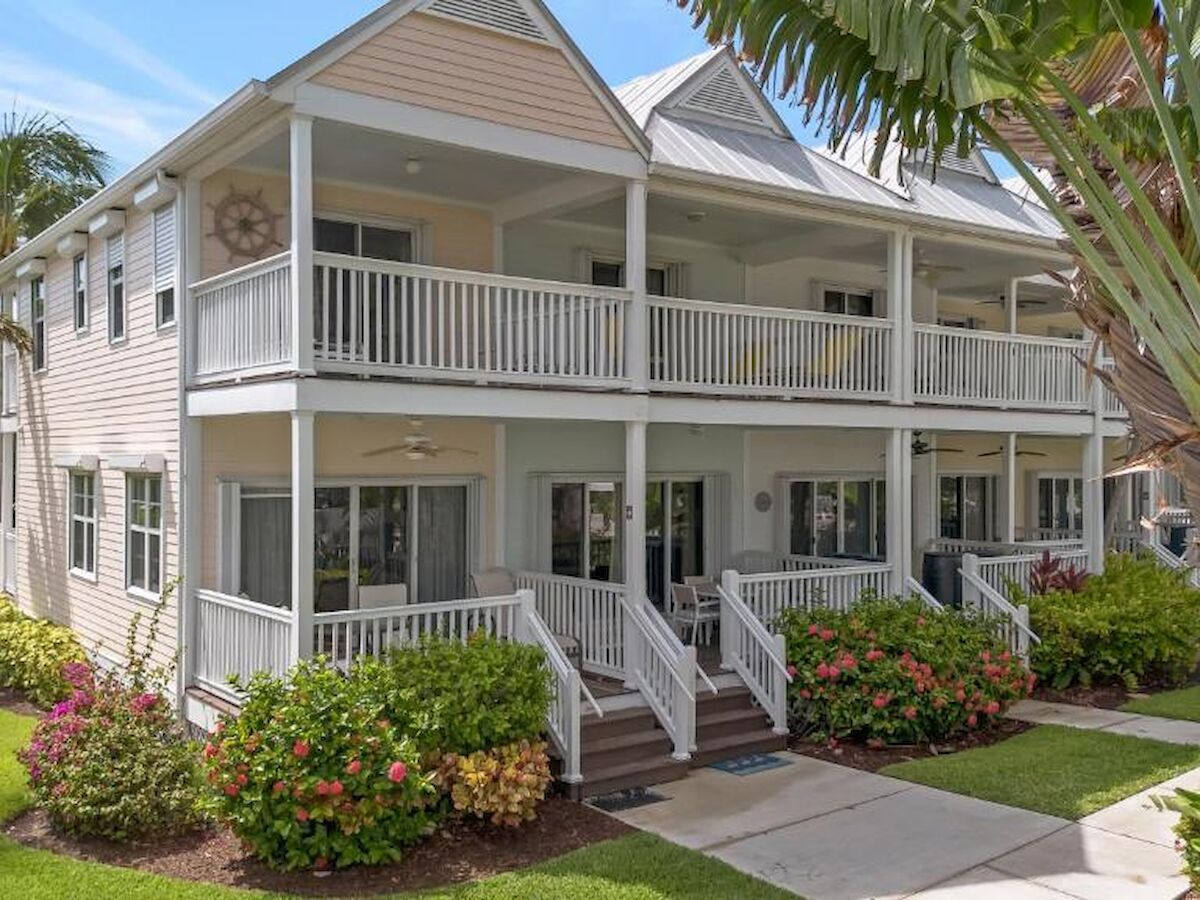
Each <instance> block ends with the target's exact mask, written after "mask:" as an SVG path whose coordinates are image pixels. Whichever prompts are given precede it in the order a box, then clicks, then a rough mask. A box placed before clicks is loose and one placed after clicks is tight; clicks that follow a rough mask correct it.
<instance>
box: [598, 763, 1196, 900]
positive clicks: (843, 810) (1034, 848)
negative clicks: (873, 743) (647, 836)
mask: <svg viewBox="0 0 1200 900" xmlns="http://www.w3.org/2000/svg"><path fill="white" fill-rule="evenodd" d="M776 757H777V758H778V759H780V760H784V761H785V762H786V763H787V764H786V765H784V766H781V767H779V768H775V769H769V770H767V771H762V772H759V773H757V774H753V775H746V776H738V775H732V774H728V773H725V772H721V771H718V770H716V769H711V768H705V769H699V770H696V771H693V772H692V774H691V775H689V776H688V778H686V779H684V780H683V781H677V782H674V783H671V784H665V785H661V786H659V787H657V788H655V789H654V790H655V792H656V793H659V794H661V795H662V796H664V797H666V798H667V799H666V800H664V801H662V802H658V803H652V804H649V805H646V806H642V807H639V808H637V809H632V810H628V811H626V812H622V813H620V814H618V815H619V818H621V819H622V820H623V821H625V822H627V823H628V824H630V825H633V826H635V827H637V828H642V829H645V830H647V831H652V832H654V833H656V834H659V835H661V836H662V837H664V838H667V839H668V840H671V841H674V842H675V843H678V844H682V845H684V846H686V847H691V848H694V849H697V850H701V851H703V852H705V853H707V854H708V855H710V856H714V857H717V858H718V859H722V860H725V861H726V862H728V863H729V864H730V865H732V866H734V867H735V868H738V869H740V870H742V871H743V872H747V873H749V874H751V875H755V876H758V877H759V878H762V879H765V880H766V881H770V882H772V883H774V884H776V885H779V886H780V887H783V888H786V889H788V890H791V891H794V892H795V893H797V894H800V895H802V896H804V897H807V898H810V900H867V898H885V897H886V898H901V897H912V898H920V900H931V898H936V900H959V898H961V900H993V898H995V900H1063V898H1064V897H1075V898H1085V900H1092V898H1095V900H1114V898H1122V900H1124V898H1129V900H1142V898H1145V900H1173V898H1176V897H1178V896H1180V895H1181V894H1182V893H1183V892H1184V891H1185V890H1186V888H1187V884H1186V881H1185V879H1184V878H1183V877H1182V876H1181V875H1179V874H1178V873H1179V867H1180V860H1179V856H1178V855H1177V854H1176V852H1175V850H1174V836H1173V835H1172V833H1171V826H1172V825H1173V824H1174V820H1175V814H1173V813H1160V812H1158V811H1157V810H1155V809H1154V808H1153V807H1152V805H1151V804H1150V802H1149V800H1148V799H1147V798H1148V797H1149V795H1150V794H1151V793H1153V792H1154V791H1161V792H1165V791H1167V790H1169V789H1170V788H1171V787H1174V786H1175V785H1176V784H1182V785H1185V786H1196V787H1200V769H1197V770H1195V771H1194V772H1191V773H1188V774H1187V775H1184V776H1182V777H1181V778H1179V779H1176V780H1175V781H1172V782H1168V783H1167V784H1165V785H1162V786H1161V787H1160V788H1156V789H1154V791H1147V792H1145V794H1142V795H1139V796H1137V797H1131V798H1129V799H1127V800H1124V801H1122V802H1121V803H1117V804H1116V805H1114V806H1111V807H1109V808H1107V809H1104V810H1101V811H1100V812H1098V813H1095V814H1094V815H1091V816H1088V817H1087V818H1086V819H1084V820H1082V821H1081V822H1069V821H1067V820H1065V819H1059V818H1055V817H1053V816H1047V815H1043V814H1041V813H1035V812H1029V811H1027V810H1022V809H1016V808H1014V807H1010V806H1003V805H1000V804H996V803H989V802H987V801H983V800H975V799H973V798H970V797H963V796H960V795H957V794H951V793H947V792H945V791H940V790H935V789H933V788H928V787H924V786H921V785H914V784H910V783H909V782H906V781H898V780H896V779H893V778H884V777H882V776H879V775H872V774H870V773H868V772H862V771H859V770H857V769H851V768H847V767H845V766H837V765H833V764H831V763H827V762H822V761H820V760H815V759H811V758H809V757H806V756H799V755H796V754H790V753H780V754H776Z"/></svg>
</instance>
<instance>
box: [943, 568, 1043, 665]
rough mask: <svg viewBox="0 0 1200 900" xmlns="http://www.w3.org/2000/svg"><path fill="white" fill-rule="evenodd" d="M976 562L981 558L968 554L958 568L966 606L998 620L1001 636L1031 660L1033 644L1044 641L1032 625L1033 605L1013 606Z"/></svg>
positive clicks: (1009, 645) (1021, 655) (1025, 659)
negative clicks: (989, 581)
mask: <svg viewBox="0 0 1200 900" xmlns="http://www.w3.org/2000/svg"><path fill="white" fill-rule="evenodd" d="M976 561H977V557H974V556H972V555H971V554H969V553H968V554H966V555H964V556H963V567H962V568H961V569H959V570H958V573H959V575H960V576H962V587H963V608H964V609H969V610H974V611H976V612H978V613H979V614H980V615H983V616H985V617H987V618H989V619H992V620H994V621H995V622H996V632H997V634H998V636H999V637H1000V638H1001V639H1002V640H1003V641H1005V643H1007V644H1008V647H1009V649H1010V650H1011V651H1012V652H1013V654H1014V655H1015V656H1017V657H1018V658H1019V659H1022V660H1024V661H1025V662H1028V661H1029V650H1030V647H1032V645H1034V644H1040V643H1041V642H1042V641H1041V638H1039V637H1038V636H1037V635H1036V634H1034V633H1033V630H1032V629H1031V628H1030V627H1029V607H1028V606H1026V605H1025V604H1021V605H1020V606H1013V604H1012V603H1010V602H1009V601H1008V599H1007V598H1006V597H1004V595H1002V594H1001V593H1000V592H999V591H997V590H996V589H995V588H994V587H992V586H991V585H990V584H988V583H987V582H986V581H984V580H983V579H982V578H981V577H980V576H979V572H978V571H977V569H976V568H975V567H974V566H973V565H972V563H973V562H976Z"/></svg>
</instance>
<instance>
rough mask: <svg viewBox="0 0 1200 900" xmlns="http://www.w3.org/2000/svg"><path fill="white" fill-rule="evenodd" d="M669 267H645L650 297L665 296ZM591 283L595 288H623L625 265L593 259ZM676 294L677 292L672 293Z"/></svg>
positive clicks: (647, 289)
mask: <svg viewBox="0 0 1200 900" xmlns="http://www.w3.org/2000/svg"><path fill="white" fill-rule="evenodd" d="M670 268H671V267H670V266H647V267H646V293H647V294H649V295H650V296H652V297H665V296H666V295H667V282H668V277H669V270H670ZM591 283H592V284H594V285H596V286H597V287H624V286H625V263H623V262H615V261H613V260H605V259H593V260H592V272H591ZM672 293H678V291H672Z"/></svg>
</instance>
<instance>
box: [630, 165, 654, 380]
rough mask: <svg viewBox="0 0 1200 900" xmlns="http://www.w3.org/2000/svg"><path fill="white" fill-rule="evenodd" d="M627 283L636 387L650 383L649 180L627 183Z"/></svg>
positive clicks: (631, 351)
mask: <svg viewBox="0 0 1200 900" xmlns="http://www.w3.org/2000/svg"><path fill="white" fill-rule="evenodd" d="M625 287H626V288H628V289H629V290H630V291H631V292H632V293H633V307H632V308H631V309H630V311H629V346H628V347H627V348H626V358H627V359H628V361H629V363H628V365H629V377H630V378H631V379H632V381H633V389H634V390H635V391H645V390H646V389H647V385H648V384H649V378H650V371H649V359H648V354H649V345H650V317H649V313H648V311H647V309H646V182H645V181H641V180H638V179H631V180H630V181H627V182H626V183H625Z"/></svg>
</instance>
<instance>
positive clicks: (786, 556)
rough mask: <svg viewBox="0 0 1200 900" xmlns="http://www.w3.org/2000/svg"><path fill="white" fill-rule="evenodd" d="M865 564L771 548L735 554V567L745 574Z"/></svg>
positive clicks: (800, 570) (805, 570)
mask: <svg viewBox="0 0 1200 900" xmlns="http://www.w3.org/2000/svg"><path fill="white" fill-rule="evenodd" d="M861 565H863V560H861V559H838V558H835V557H830V556H803V555H801V554H798V553H773V552H771V551H769V550H743V551H742V552H741V553H738V554H736V555H735V556H734V559H733V566H732V567H733V568H734V569H736V570H737V571H738V572H741V573H742V574H743V575H758V574H762V573H763V572H807V571H810V570H812V569H846V568H853V567H854V566H861Z"/></svg>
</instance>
